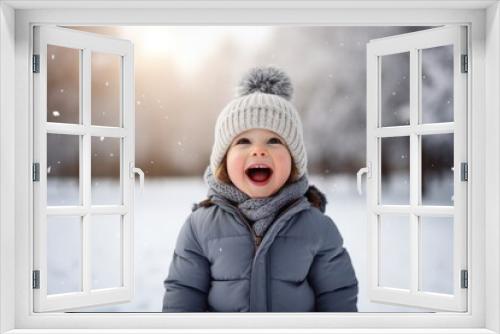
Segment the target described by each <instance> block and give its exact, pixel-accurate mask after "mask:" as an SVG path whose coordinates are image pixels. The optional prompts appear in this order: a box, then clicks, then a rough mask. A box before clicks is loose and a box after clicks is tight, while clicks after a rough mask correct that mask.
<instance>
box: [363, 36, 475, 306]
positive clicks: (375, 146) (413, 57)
mask: <svg viewBox="0 0 500 334" xmlns="http://www.w3.org/2000/svg"><path fill="white" fill-rule="evenodd" d="M465 40H466V30H465V27H458V26H447V27H440V28H433V29H429V30H424V31H418V32H413V33H408V34H402V35H396V36H390V37H386V38H381V39H376V40H372V41H370V42H369V43H368V45H367V161H368V164H369V165H370V166H372V168H373V170H372V171H371V178H369V179H368V183H367V186H368V191H367V193H368V195H367V205H368V210H369V214H368V235H369V246H368V250H369V254H368V256H369V257H368V258H369V259H370V260H369V275H368V276H369V284H370V288H369V296H370V299H371V300H373V301H379V302H386V303H394V304H401V305H407V306H415V307H422V308H430V309H436V310H446V311H460V312H464V311H466V310H467V289H463V288H461V284H460V283H461V279H460V278H461V276H460V275H461V270H468V268H467V224H466V222H467V220H466V219H467V197H466V196H467V182H462V181H461V180H460V170H458V169H459V167H460V163H461V162H467V141H466V139H467V136H466V133H467V132H466V116H467V114H466V110H467V108H466V107H467V98H466V97H467V81H466V77H467V76H466V75H465V74H464V73H461V70H460V69H461V61H460V60H461V55H462V54H467V53H466V50H467V46H466V45H465ZM450 44H451V45H453V57H454V64H453V66H454V67H453V78H454V79H453V80H454V82H453V87H454V94H453V101H454V108H453V113H454V122H448V123H426V124H419V123H420V120H419V115H421V109H420V99H421V95H420V92H421V88H420V87H421V85H420V80H421V79H420V78H421V76H420V68H421V63H420V55H421V51H420V50H422V49H428V48H432V47H436V46H442V45H450ZM401 52H408V53H409V56H410V59H409V67H410V68H409V70H410V76H409V80H410V125H405V126H391V127H382V125H381V124H382V122H381V88H380V87H381V72H380V71H381V57H382V56H386V55H391V54H397V53H401ZM445 133H453V134H454V143H453V150H454V154H453V157H454V161H453V165H454V166H455V173H454V181H453V185H454V187H453V188H454V206H428V205H427V206H426V205H421V204H419V202H420V198H421V189H422V185H421V178H420V175H421V158H422V151H421V137H420V136H421V135H424V134H445ZM396 136H403V137H409V140H410V146H409V158H410V160H409V162H410V164H409V166H410V167H409V168H410V169H409V173H410V184H409V186H410V187H409V191H410V196H409V205H383V204H380V199H381V140H382V138H387V137H396ZM381 214H406V215H408V217H409V242H410V244H409V245H408V247H409V250H410V253H409V256H410V259H409V261H410V269H409V271H410V272H409V279H410V282H409V289H396V288H391V287H381V286H379V277H380V270H381V266H380V263H381V259H380V249H381V244H380V237H381V232H380V226H381V217H382V216H381ZM420 214H422V215H423V216H430V215H434V214H436V216H443V217H452V218H453V294H452V295H446V294H437V293H433V292H427V291H425V292H424V291H420V290H419V285H420V284H419V281H420V279H421V277H422V275H421V273H422V272H421V268H420V260H419V257H420V254H421V244H420V242H419V216H420Z"/></svg>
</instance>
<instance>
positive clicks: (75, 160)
mask: <svg viewBox="0 0 500 334" xmlns="http://www.w3.org/2000/svg"><path fill="white" fill-rule="evenodd" d="M67 28H71V29H77V30H83V31H88V32H94V33H98V34H101V35H107V36H113V37H118V38H123V39H127V40H130V41H132V43H133V44H134V52H135V55H134V57H135V59H134V61H135V134H136V139H135V141H136V146H135V157H136V158H135V159H136V166H137V167H139V168H141V169H142V170H143V171H144V173H145V174H146V184H145V190H144V191H143V192H140V191H137V192H136V205H135V231H134V240H135V241H134V247H135V248H134V258H135V270H134V272H135V292H136V293H135V296H134V299H133V300H132V301H131V302H130V303H125V304H119V305H109V306H102V307H97V308H92V309H82V310H78V311H88V312H160V311H161V306H162V298H163V292H164V288H163V284H162V283H163V279H165V277H166V275H167V273H168V266H169V264H170V260H171V257H172V252H173V248H174V246H175V240H176V237H177V233H178V231H179V229H180V227H181V225H182V223H183V222H184V220H185V219H186V217H187V216H188V214H189V213H190V211H191V206H192V204H193V203H195V202H198V201H201V200H203V199H204V198H205V195H206V191H207V187H206V186H205V185H204V184H203V180H202V174H203V171H204V169H205V168H206V166H207V164H208V161H209V156H210V151H211V146H212V143H213V131H214V125H215V120H216V117H217V115H218V114H219V112H220V111H221V110H222V109H223V108H224V106H225V105H226V104H227V103H228V102H229V101H230V100H231V99H232V98H234V97H235V88H236V85H237V84H238V81H239V79H240V78H241V77H242V75H243V74H244V73H246V72H247V71H248V69H250V68H251V67H253V66H260V65H275V66H278V67H280V68H282V69H284V70H285V71H286V72H287V73H288V74H289V75H290V77H291V80H292V84H293V87H294V94H293V98H292V102H293V103H294V104H295V106H296V107H297V110H298V111H299V113H300V115H301V117H302V121H303V125H304V137H305V143H306V148H307V154H308V159H309V166H308V168H309V174H310V180H311V183H312V184H315V185H316V186H317V187H318V188H319V189H320V190H322V191H323V192H324V193H325V194H326V196H327V198H328V201H329V204H328V205H327V214H328V215H329V216H331V217H332V218H333V220H334V221H335V223H336V224H337V226H338V227H339V229H340V231H341V233H342V235H343V237H344V243H345V247H346V248H347V250H348V251H349V254H350V255H351V259H352V261H353V265H354V267H355V270H356V275H357V277H358V280H359V282H360V293H359V297H358V308H359V311H361V312H428V311H429V310H423V309H416V308H408V307H403V306H396V305H386V304H381V303H374V302H371V301H370V300H369V299H368V295H367V285H366V284H367V265H368V264H367V263H366V259H367V254H368V253H367V237H368V236H367V233H363V231H367V227H366V224H367V211H366V199H365V196H364V195H363V196H360V195H358V194H357V192H356V179H355V176H356V172H357V171H358V170H359V169H360V168H362V167H364V166H365V165H366V140H367V138H366V45H367V43H368V42H369V41H370V40H372V39H376V38H382V37H386V36H392V35H398V34H403V33H409V32H413V31H418V30H423V29H428V28H431V27H380V26H377V27H334V26H317V27H311V26H307V27H306V26H169V27H166V26H165V27H142V26H133V27H132V26H122V27H116V26H114V27H67ZM425 52H426V53H425V54H424V55H423V58H422V85H423V91H422V92H423V93H422V94H423V97H422V103H423V110H424V113H423V115H422V118H423V119H422V121H423V122H426V123H430V122H443V121H453V103H452V102H453V76H452V65H453V53H452V49H451V47H441V48H434V49H429V50H428V51H427V50H426V51H425ZM47 61H48V91H47V94H48V104H47V120H48V121H49V122H62V123H79V122H80V113H79V98H80V97H79V89H80V87H79V80H80V77H79V75H80V74H79V66H80V64H79V56H78V50H74V49H67V48H62V47H56V46H50V47H49V49H48V60H47ZM120 80H121V79H120V59H119V58H118V57H116V56H112V55H105V54H98V53H94V54H93V55H92V87H91V89H92V92H91V94H92V124H93V125H105V126H120V124H121V119H120V114H119V111H120ZM381 99H382V125H383V126H391V125H406V124H409V55H408V54H404V53H403V54H398V55H393V56H386V57H383V60H382V96H381ZM47 144H48V152H47V154H48V156H47V173H48V175H47V177H48V205H71V204H78V203H79V202H80V197H79V196H80V195H79V194H80V192H79V189H80V185H79V173H80V171H79V140H78V136H70V135H58V134H49V135H48V137H47ZM422 145H423V153H422V154H423V155H422V200H423V202H424V204H433V205H453V204H452V201H453V200H452V195H453V182H452V180H453V172H452V169H451V167H453V135H430V136H426V138H425V139H423V141H422ZM381 147H382V181H383V184H382V200H383V203H384V204H386V203H387V204H402V203H406V204H408V201H409V169H410V164H409V140H408V137H396V138H387V139H383V140H382V143H381ZM119 167H120V140H119V139H113V138H104V137H93V138H92V164H91V169H92V186H91V188H92V191H91V192H92V203H93V204H118V203H120V200H121V195H120V185H119V173H120V168H119ZM99 219H101V220H103V219H102V217H101V218H97V219H96V221H99ZM405 220H406V221H407V220H408V217H404V216H402V217H396V218H394V217H390V219H389V218H388V219H387V220H386V222H387V223H386V224H384V226H386V228H385V229H384V231H385V232H387V234H384V238H385V239H384V240H386V245H387V246H384V247H386V248H384V250H382V255H381V256H382V257H384V256H386V257H385V258H384V259H383V260H382V270H383V271H384V273H382V274H381V275H382V277H381V279H382V281H385V282H387V284H388V286H397V287H403V288H404V287H408V286H409V265H408V262H409V253H408V252H400V251H396V252H395V251H394V250H398V249H399V250H400V249H408V248H409V246H408V231H409V229H408V224H398V221H403V222H404V221H405ZM103 221H106V219H104V220H103ZM108 221H109V222H108V223H106V222H102V223H101V224H100V228H101V229H102V231H101V232H96V236H95V238H94V239H93V240H95V241H93V243H92V245H93V246H92V247H93V248H92V249H93V254H94V255H93V256H94V257H95V262H96V264H95V270H93V276H92V277H93V286H94V287H110V286H115V284H116V282H117V281H118V282H119V275H118V276H117V273H119V267H117V266H116V263H119V260H120V252H119V237H120V228H119V217H114V218H113V219H108ZM112 221H115V223H113V222H112ZM51 226H52V227H51ZM61 226H62V224H61V223H60V222H57V219H53V218H51V219H49V249H48V251H49V252H48V261H49V282H48V283H49V293H61V292H68V291H78V289H79V288H80V287H81V279H80V276H81V271H80V269H79V268H80V267H81V254H80V253H78V251H77V249H78V247H75V245H76V246H78V245H79V241H78V240H79V238H80V236H79V228H78V219H77V220H76V222H75V223H74V224H73V228H71V227H70V226H71V224H65V227H64V228H61ZM422 226H424V225H422ZM425 226H428V228H426V229H425V235H426V236H428V237H426V238H424V239H423V242H424V246H425V247H422V248H423V249H425V252H426V253H425V254H422V256H423V257H424V258H425V257H426V258H427V259H428V260H424V261H423V272H424V274H423V285H424V288H425V290H427V291H435V292H442V293H452V282H453V280H452V277H451V273H452V262H453V261H452V249H453V248H452V233H453V222H452V219H446V218H440V219H439V218H436V219H434V220H432V219H430V220H429V222H428V224H426V225H425ZM96 231H97V229H96ZM423 231H424V230H423ZM385 232H384V233H385ZM422 233H424V232H422ZM105 234H108V235H111V236H114V239H113V238H111V239H112V240H110V238H103V237H102V235H105ZM51 236H52V237H51ZM99 236H101V237H99ZM113 240H114V241H113ZM71 245H73V246H72V247H73V248H74V249H75V251H74V252H73V253H72V252H68V251H65V252H63V253H64V254H62V253H61V251H62V250H63V249H67V248H68V247H71ZM113 245H114V246H113ZM113 247H114V248H113ZM384 254H385V255H384ZM436 254H440V255H438V256H436Z"/></svg>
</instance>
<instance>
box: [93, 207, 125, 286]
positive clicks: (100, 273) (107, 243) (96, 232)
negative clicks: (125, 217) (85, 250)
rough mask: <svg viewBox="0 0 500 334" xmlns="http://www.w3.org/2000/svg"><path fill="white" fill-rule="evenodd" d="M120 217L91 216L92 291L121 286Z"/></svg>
mask: <svg viewBox="0 0 500 334" xmlns="http://www.w3.org/2000/svg"><path fill="white" fill-rule="evenodd" d="M121 226H122V224H121V216H119V215H102V216H101V215H100V216H96V215H93V216H92V227H91V235H92V236H91V247H92V248H91V252H92V289H103V288H112V287H119V286H123V284H122V279H121V268H122V252H121V245H122V243H121V240H122V229H121Z"/></svg>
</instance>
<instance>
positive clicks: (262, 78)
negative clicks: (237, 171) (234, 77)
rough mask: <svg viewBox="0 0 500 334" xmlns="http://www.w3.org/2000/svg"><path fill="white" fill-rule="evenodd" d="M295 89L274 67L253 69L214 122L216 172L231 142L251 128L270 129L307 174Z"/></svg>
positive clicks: (213, 167) (213, 164)
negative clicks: (293, 97) (292, 100)
mask: <svg viewBox="0 0 500 334" xmlns="http://www.w3.org/2000/svg"><path fill="white" fill-rule="evenodd" d="M292 93H293V87H292V83H291V81H290V78H289V77H288V75H287V74H286V73H285V72H284V71H282V70H281V69H279V68H276V67H273V66H267V67H255V68H252V69H251V70H250V71H249V72H248V73H247V74H245V75H244V76H243V78H242V79H241V81H240V83H239V86H238V87H237V96H236V98H235V99H233V100H232V101H230V102H229V103H228V104H227V105H226V106H225V107H224V109H223V110H222V112H221V113H220V114H219V117H218V118H217V121H216V123H215V138H214V145H213V147H212V154H211V156H210V169H211V170H212V172H213V173H215V171H216V170H217V168H218V167H219V165H220V163H221V162H222V160H223V159H224V155H225V154H226V151H227V149H228V148H229V146H230V145H231V142H232V141H233V140H234V138H235V137H237V136H238V135H239V134H240V133H242V132H244V131H247V130H250V129H256V128H258V129H267V130H270V131H273V132H275V133H277V134H278V135H280V136H281V137H282V138H283V139H284V140H285V142H286V144H287V146H288V149H289V150H290V153H291V156H292V158H293V161H294V163H295V166H296V168H297V171H298V177H299V178H300V177H301V176H303V175H304V174H305V173H306V171H307V155H306V150H305V146H304V139H303V131H302V122H301V121H300V116H299V114H298V112H297V110H296V109H295V107H294V106H293V104H292V103H291V102H290V100H291V98H292Z"/></svg>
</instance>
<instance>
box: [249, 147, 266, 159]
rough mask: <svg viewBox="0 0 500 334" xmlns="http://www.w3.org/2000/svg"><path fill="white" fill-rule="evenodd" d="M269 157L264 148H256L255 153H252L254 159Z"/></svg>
mask: <svg viewBox="0 0 500 334" xmlns="http://www.w3.org/2000/svg"><path fill="white" fill-rule="evenodd" d="M266 155H267V151H266V150H265V149H264V148H262V147H256V148H254V150H253V152H252V156H254V157H259V156H260V157H265V156H266Z"/></svg>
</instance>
